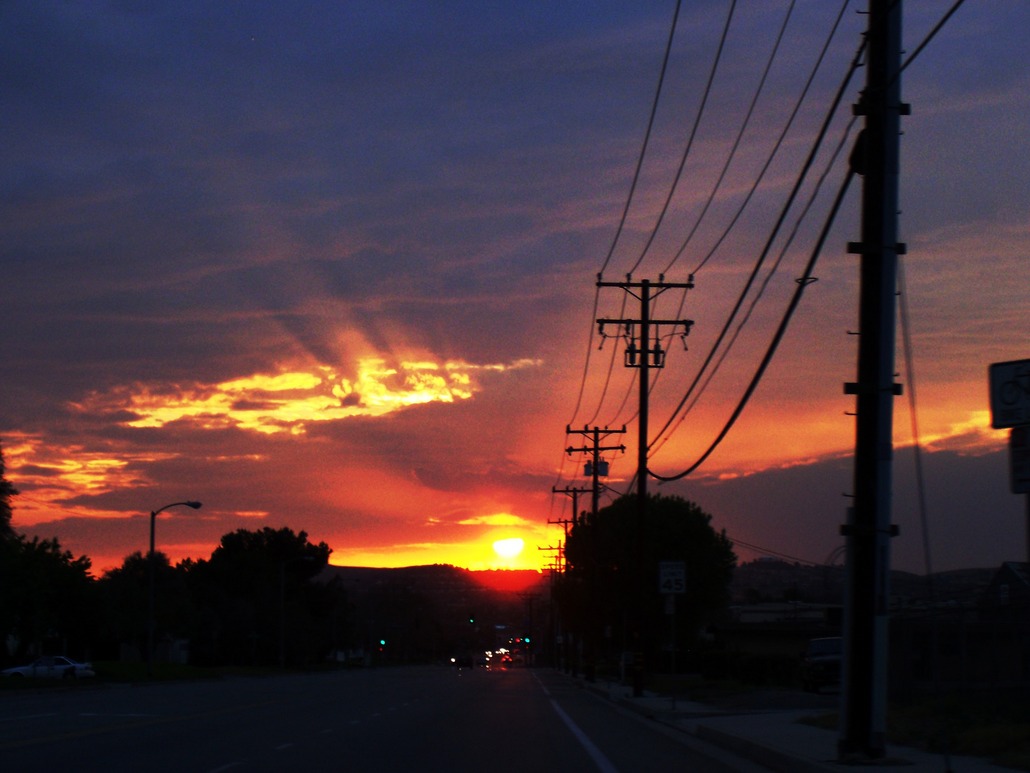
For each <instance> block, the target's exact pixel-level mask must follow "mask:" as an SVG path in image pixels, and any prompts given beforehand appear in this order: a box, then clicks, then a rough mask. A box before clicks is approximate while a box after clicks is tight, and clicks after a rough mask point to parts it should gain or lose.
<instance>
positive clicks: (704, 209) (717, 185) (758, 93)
mask: <svg viewBox="0 0 1030 773" xmlns="http://www.w3.org/2000/svg"><path fill="white" fill-rule="evenodd" d="M794 5H795V2H794V0H791V3H790V6H789V7H788V8H787V13H786V15H785V16H784V17H783V24H781V25H780V31H779V34H777V36H776V42H775V43H774V44H773V49H772V52H770V54H769V58H768V60H766V63H765V69H764V70H763V71H762V77H761V78H760V79H759V81H758V86H757V87H756V88H755V93H754V96H753V97H751V104H750V105H748V108H747V113H745V115H744V120H743V121H742V122H741V124H740V129H739V130H738V131H737V136H736V139H734V140H733V145H732V147H731V148H730V152H729V153H728V154H727V156H726V163H724V164H723V166H722V171H721V172H719V177H718V179H717V180H716V181H715V185H713V186H712V190H711V191H710V192H709V194H708V199H707V200H706V201H705V204H704V206H703V207H702V208H701V212H700V213H698V216H697V218H696V219H695V220H694V225H693V226H691V228H690V231H689V232H688V233H687V236H686V238H685V239H684V240H683V244H681V245H680V248H679V249H678V250H677V251H676V254H675V255H674V256H673V258H672V260H670V261H669V264H668V265H667V266H666V267H665V271H664V272H663V273H666V274H667V273H669V270H670V269H671V268H672V267H673V265H675V263H676V261H678V260H679V259H680V257H681V256H682V255H683V253H684V251H685V250H686V249H687V245H688V244H690V242H691V240H692V239H693V238H694V234H695V233H696V232H697V229H698V227H699V226H700V225H701V221H702V220H704V218H705V215H706V214H707V213H708V209H709V207H711V206H712V202H713V201H715V194H716V193H718V192H719V189H720V188H721V187H722V183H723V180H724V179H725V178H726V173H727V172H728V171H729V168H730V164H732V163H733V159H734V158H736V155H737V149H738V148H739V147H740V142H741V140H742V139H743V138H744V132H745V131H747V127H748V126H749V125H750V123H751V117H752V115H753V114H754V111H755V106H756V105H757V104H758V98H759V97H760V96H761V94H762V91H763V90H764V88H765V82H766V80H767V79H768V77H769V72H770V71H771V70H772V65H773V61H775V59H776V54H777V53H778V52H779V50H780V43H782V42H783V34H784V32H786V30H787V23H788V22H789V21H790V17H791V14H792V13H793V12H794Z"/></svg>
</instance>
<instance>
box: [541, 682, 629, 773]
mask: <svg viewBox="0 0 1030 773" xmlns="http://www.w3.org/2000/svg"><path fill="white" fill-rule="evenodd" d="M533 678H534V679H535V680H536V683H537V684H538V685H540V689H541V690H543V691H544V695H546V696H547V697H548V699H549V700H550V701H551V708H553V709H554V713H555V714H557V715H558V716H559V717H561V721H562V722H564V723H565V726H566V727H567V728H569V730H570V731H571V732H572V734H573V735H574V736H575V737H576V740H577V741H579V742H580V744H581V745H582V746H583V748H584V749H586V752H587V754H589V755H590V759H592V760H593V761H594V764H595V765H597V769H598V770H600V771H601V773H619V769H618V768H617V767H615V766H614V765H612V763H611V760H609V759H608V758H607V757H605V756H604V752H602V751H601V750H600V749H598V748H597V747H596V746H594V742H593V741H591V740H590V739H589V738H587V734H586V733H584V732H583V731H582V730H580V728H579V725H577V724H576V723H575V722H573V721H572V717H570V716H569V715H568V714H566V713H565V711H564V709H562V707H561V706H559V705H558V703H557V701H555V700H554V698H552V697H551V692H550V691H549V690H548V689H547V688H546V687H544V683H543V682H542V681H540V677H539V676H537V675H536V674H533Z"/></svg>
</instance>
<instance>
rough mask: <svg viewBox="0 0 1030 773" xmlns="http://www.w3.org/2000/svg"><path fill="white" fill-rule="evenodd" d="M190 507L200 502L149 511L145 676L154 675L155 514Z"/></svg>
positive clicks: (166, 506) (176, 503)
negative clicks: (170, 509) (171, 508)
mask: <svg viewBox="0 0 1030 773" xmlns="http://www.w3.org/2000/svg"><path fill="white" fill-rule="evenodd" d="M180 505H181V506H182V507H190V508H192V509H194V510H199V509H200V502H193V501H189V502H172V504H170V505H165V506H164V507H162V508H160V509H158V510H151V511H150V550H149V551H148V552H147V574H148V582H147V653H146V663H147V676H148V677H153V676H154V628H155V627H156V625H157V624H156V622H155V620H154V563H155V560H156V559H155V556H154V523H155V522H156V521H157V516H158V514H160V513H163V512H164V511H165V510H167V509H168V508H170V507H179V506H180Z"/></svg>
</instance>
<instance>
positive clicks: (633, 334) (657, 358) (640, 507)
mask: <svg viewBox="0 0 1030 773" xmlns="http://www.w3.org/2000/svg"><path fill="white" fill-rule="evenodd" d="M597 286H598V287H619V288H621V289H623V290H625V291H626V292H627V293H629V294H630V295H632V296H633V297H635V298H636V299H637V300H638V301H640V317H639V318H638V319H599V320H597V327H598V332H599V333H600V335H601V337H602V338H603V337H604V336H605V330H604V329H605V327H606V326H609V325H616V326H618V328H619V330H620V335H625V337H626V339H627V340H628V343H627V345H626V352H625V364H626V367H627V368H639V369H640V376H639V382H640V407H639V411H638V414H637V424H638V427H639V432H638V440H637V535H636V543H637V544H636V567H635V568H636V572H635V575H636V577H635V584H636V597H637V609H636V610H635V614H634V618H635V619H634V620H633V623H632V625H633V631H632V632H631V635H632V638H633V647H634V653H633V695H634V696H635V697H640V696H641V695H643V694H644V664H643V654H642V649H643V641H642V640H641V636H642V633H641V628H642V625H641V622H642V621H641V619H640V615H641V608H642V605H643V598H644V567H643V566H642V563H643V546H644V528H645V521H646V518H647V429H648V427H647V423H648V408H647V404H648V396H649V392H650V391H651V382H650V371H651V369H652V368H663V367H665V350H664V349H662V343H661V328H662V327H667V328H671V329H672V330H671V331H670V332H675V330H676V328H682V333H681V335H682V336H683V337H684V338H686V336H687V335H688V334H689V333H690V328H691V327H692V326H693V324H694V321H693V320H690V319H654V318H652V316H651V306H652V304H653V303H654V302H655V300H656V299H657V298H658V296H659V295H661V294H662V293H664V292H665V291H666V290H672V289H681V290H684V291H686V290H689V289H692V288H693V287H694V277H693V276H691V277H690V281H688V282H666V281H665V277H664V276H662V275H660V274H659V276H658V281H657V282H651V281H650V280H648V279H642V280H640V281H636V282H635V281H633V279H632V278H631V277H630V276H628V275H627V276H626V281H624V282H604V281H602V280H601V277H600V275H598V277H597Z"/></svg>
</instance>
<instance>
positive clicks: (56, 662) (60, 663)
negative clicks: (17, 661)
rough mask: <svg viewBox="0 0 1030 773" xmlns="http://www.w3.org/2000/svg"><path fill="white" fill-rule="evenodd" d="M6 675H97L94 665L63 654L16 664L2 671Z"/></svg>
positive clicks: (48, 677) (63, 676)
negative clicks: (25, 663) (22, 664)
mask: <svg viewBox="0 0 1030 773" xmlns="http://www.w3.org/2000/svg"><path fill="white" fill-rule="evenodd" d="M0 674H2V675H3V676H6V677H29V678H37V679H76V678H78V677H83V676H96V673H95V672H94V671H93V665H92V664H90V663H79V662H77V661H74V660H72V659H71V658H66V657H64V656H63V655H45V656H43V657H41V658H37V659H36V660H35V661H33V662H32V663H29V665H27V666H16V667H15V668H7V669H4V670H3V671H0Z"/></svg>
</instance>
